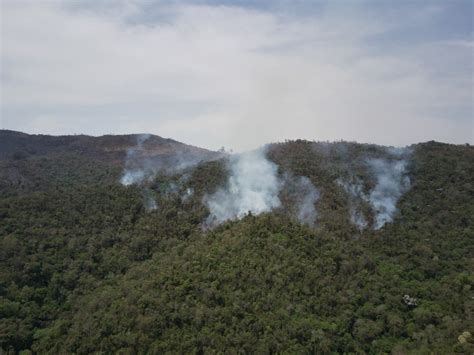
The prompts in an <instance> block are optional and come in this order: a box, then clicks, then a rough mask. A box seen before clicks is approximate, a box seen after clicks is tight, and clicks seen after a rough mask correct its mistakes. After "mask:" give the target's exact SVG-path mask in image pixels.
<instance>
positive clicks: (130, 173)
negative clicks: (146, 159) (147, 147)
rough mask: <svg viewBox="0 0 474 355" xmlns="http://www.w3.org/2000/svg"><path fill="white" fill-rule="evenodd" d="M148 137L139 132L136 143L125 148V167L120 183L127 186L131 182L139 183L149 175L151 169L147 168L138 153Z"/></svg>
mask: <svg viewBox="0 0 474 355" xmlns="http://www.w3.org/2000/svg"><path fill="white" fill-rule="evenodd" d="M148 138H150V135H149V134H140V135H138V136H137V145H136V146H135V147H132V148H129V149H128V150H127V155H126V157H125V169H124V172H123V175H122V178H121V179H120V183H121V184H122V185H125V186H128V185H132V184H140V183H142V182H143V181H145V180H146V179H147V177H150V174H151V173H152V169H149V168H147V164H143V162H142V161H141V159H140V157H139V155H140V152H141V151H142V150H143V143H145V141H146V140H147V139H148Z"/></svg>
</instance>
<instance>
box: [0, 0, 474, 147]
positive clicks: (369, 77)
mask: <svg viewBox="0 0 474 355" xmlns="http://www.w3.org/2000/svg"><path fill="white" fill-rule="evenodd" d="M72 4H74V3H67V2H66V3H63V2H13V1H5V2H2V10H3V11H2V23H3V24H2V34H1V40H2V48H1V52H2V120H3V123H2V124H3V126H4V127H5V128H9V129H17V130H22V131H27V132H35V133H36V132H42V133H56V134H57V133H66V134H67V133H79V132H84V133H88V134H103V133H132V132H150V133H155V134H158V135H162V136H169V137H173V138H175V139H178V140H181V141H184V142H187V143H192V144H195V145H200V146H204V147H209V148H219V147H220V146H222V145H224V146H226V147H229V148H234V149H238V150H242V149H249V148H253V147H256V146H259V145H261V144H263V143H266V142H270V141H277V140H283V139H286V138H308V139H331V140H333V139H340V138H344V139H351V140H358V141H367V142H376V143H385V144H401V145H403V144H408V143H412V142H417V141H423V140H429V139H437V140H442V141H451V142H457V143H463V142H467V141H470V142H472V141H473V139H474V138H473V131H472V129H473V122H472V117H473V116H472V110H473V104H472V82H473V77H472V41H471V42H469V41H465V40H453V41H444V42H443V41H434V42H429V43H428V42H427V43H424V44H423V45H422V46H413V45H406V46H402V45H400V46H395V45H393V44H390V43H385V42H384V41H378V42H375V44H374V43H373V41H374V40H373V38H375V37H377V36H383V35H384V34H385V33H387V32H389V31H393V30H394V29H396V28H397V26H405V25H406V22H407V21H415V22H416V21H422V20H423V21H428V20H429V18H430V17H431V16H435V15H436V14H437V13H439V9H434V8H433V7H428V8H427V10H426V11H425V12H417V13H416V14H413V15H412V16H411V17H408V19H407V18H401V19H400V21H395V20H393V19H392V20H391V21H385V19H383V18H381V19H377V18H373V20H372V21H368V19H367V18H365V15H364V14H363V13H362V12H361V11H355V10H354V9H352V8H348V7H347V8H344V7H341V6H340V5H339V6H332V7H328V8H327V9H326V10H325V11H324V12H322V13H321V14H319V15H318V16H305V17H292V16H282V15H281V14H278V13H276V12H269V11H263V10H255V9H254V10H251V9H248V8H239V7H225V6H206V5H202V6H193V5H187V4H179V3H178V4H174V5H160V4H158V3H157V4H156V6H155V8H157V9H158V10H159V11H160V13H159V14H157V15H156V19H155V21H150V20H148V21H140V19H141V18H142V17H143V16H144V15H145V14H144V13H143V9H144V4H146V2H136V1H124V2H122V3H121V4H122V6H119V7H117V6H114V7H113V6H110V4H109V5H108V6H107V3H101V6H100V7H94V5H93V4H94V3H91V4H92V5H90V4H88V3H87V4H86V5H87V6H86V5H84V6H83V7H82V8H81V7H77V6H75V7H74V6H72ZM104 4H105V5H104ZM115 4H116V3H115ZM148 5H149V3H148ZM421 19H422V20H421ZM371 41H372V42H371ZM466 43H467V44H466ZM447 65H449V66H448V68H449V69H447Z"/></svg>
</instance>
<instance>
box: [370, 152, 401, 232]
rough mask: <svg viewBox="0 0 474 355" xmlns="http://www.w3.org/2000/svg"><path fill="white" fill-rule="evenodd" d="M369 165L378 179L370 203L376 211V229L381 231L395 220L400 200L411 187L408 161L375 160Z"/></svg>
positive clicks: (371, 160)
mask: <svg viewBox="0 0 474 355" xmlns="http://www.w3.org/2000/svg"><path fill="white" fill-rule="evenodd" d="M367 165H368V167H369V168H370V170H371V172H372V173H373V174H374V176H375V178H376V185H375V187H374V189H373V190H372V191H371V193H370V194H369V202H370V204H371V206H372V208H373V209H374V211H375V221H374V229H380V228H382V227H383V226H384V225H385V223H387V222H391V221H392V220H393V217H394V216H395V213H396V212H397V207H396V205H397V201H398V199H399V198H400V196H401V195H402V194H403V193H404V192H406V191H407V190H408V189H409V187H410V179H409V177H408V176H407V175H406V173H407V172H406V167H407V161H406V160H385V159H375V158H373V159H368V160H367Z"/></svg>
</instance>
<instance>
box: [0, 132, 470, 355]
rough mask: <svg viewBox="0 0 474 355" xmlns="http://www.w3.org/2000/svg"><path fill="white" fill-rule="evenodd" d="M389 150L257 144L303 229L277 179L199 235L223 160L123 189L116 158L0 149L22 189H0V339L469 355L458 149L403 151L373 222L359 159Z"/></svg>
mask: <svg viewBox="0 0 474 355" xmlns="http://www.w3.org/2000/svg"><path fill="white" fill-rule="evenodd" d="M45 139H46V138H45ZM97 139H98V140H99V142H100V138H97ZM395 153H396V154H398V153H399V152H395ZM395 153H394V152H390V150H387V149H386V148H384V147H379V146H374V145H362V144H355V143H346V142H339V143H314V142H307V141H293V142H286V143H278V144H272V145H270V146H269V148H268V150H267V152H266V155H267V157H268V159H269V160H270V161H271V162H273V163H274V164H276V166H278V172H277V173H278V176H280V177H285V176H289V175H291V176H304V177H307V178H308V179H309V180H310V181H311V183H312V184H314V186H316V188H317V189H318V193H319V197H318V199H317V200H316V201H315V207H316V211H317V218H316V223H315V224H314V225H306V224H302V223H300V222H299V221H298V219H297V218H295V214H294V213H292V211H293V209H294V208H295V204H294V201H292V198H293V197H292V196H293V195H292V192H291V184H289V185H285V186H284V187H282V189H281V191H280V192H279V197H280V200H281V206H280V207H278V208H275V209H273V210H272V211H269V212H266V213H262V214H259V215H255V214H252V213H249V214H248V215H246V216H245V217H243V218H242V219H237V220H229V221H226V222H224V223H222V224H220V225H218V226H213V227H212V228H209V226H206V225H205V224H203V221H205V220H206V218H207V216H208V215H209V209H208V207H207V206H206V204H205V203H203V199H204V197H205V196H208V195H209V194H212V193H214V192H215V191H216V190H218V189H219V188H220V187H222V186H224V185H225V184H226V181H227V179H228V174H229V169H228V165H227V164H226V163H225V160H224V159H220V160H214V159H211V161H207V162H202V163H200V164H198V165H197V166H193V167H185V168H183V169H182V170H179V171H173V172H171V173H167V174H161V173H159V172H158V173H157V174H156V175H153V178H152V179H150V180H147V181H145V182H143V183H141V184H132V185H129V186H123V185H122V184H120V182H119V181H120V177H121V174H122V171H123V170H122V169H123V168H124V166H123V162H124V159H126V151H122V156H121V159H122V160H120V159H117V160H113V159H107V157H104V156H102V155H101V153H100V152H97V153H94V156H93V157H92V158H91V156H90V155H85V154H84V153H82V152H75V151H60V152H51V151H41V152H38V153H37V154H33V155H26V156H25V155H24V156H21V154H19V153H18V152H17V151H12V152H10V153H9V154H8V155H7V154H5V156H4V158H3V160H2V164H4V166H10V167H11V166H14V167H15V174H16V175H15V176H17V177H18V176H19V177H22V178H23V179H24V181H27V182H28V184H26V185H25V184H24V185H21V184H20V185H17V184H10V183H4V184H3V185H1V190H0V191H1V198H0V348H1V349H3V350H4V351H6V352H11V353H16V352H20V351H22V350H25V351H26V350H29V351H33V352H36V353H90V352H103V353H114V352H118V351H121V352H123V353H145V352H150V353H163V352H165V351H171V352H180V353H183V352H184V353H188V352H199V353H209V352H224V351H226V352H231V353H232V352H251V353H254V352H257V353H268V352H273V353H275V352H287V353H309V352H317V353H330V352H340V353H344V352H346V353H355V352H359V353H363V352H366V353H377V354H379V353H391V352H392V353H400V354H403V353H431V352H436V353H453V352H458V353H470V352H472V351H474V348H473V339H472V337H471V338H470V337H469V334H468V333H466V332H470V333H474V329H473V328H472V324H473V322H474V318H473V317H474V298H473V297H474V293H473V292H474V274H473V272H472V270H474V263H473V256H474V243H473V238H474V228H473V222H474V221H473V219H474V204H473V202H472V201H473V197H474V183H473V180H472V176H474V149H473V148H472V147H470V146H454V145H447V144H441V143H436V142H428V143H423V144H418V145H414V146H412V147H411V149H410V151H409V159H408V160H409V163H408V164H407V166H406V174H407V176H408V177H409V179H410V188H409V189H408V190H406V191H404V192H403V194H402V195H401V197H400V199H399V200H398V202H397V208H398V211H397V213H396V214H395V215H394V220H393V222H389V223H386V224H385V225H384V226H383V227H382V228H375V226H376V224H375V219H374V207H373V206H372V205H371V204H370V201H369V197H367V198H366V197H364V196H370V191H374V186H375V185H376V184H377V180H376V179H375V178H374V175H373V174H371V171H370V170H368V169H367V167H366V165H367V164H366V162H367V160H368V159H380V158H384V157H387V156H390V155H391V154H392V155H393V154H395ZM104 154H106V153H104ZM10 171H12V170H11V169H10ZM3 174H4V173H3ZM11 174H12V173H11ZM3 176H5V175H3ZM350 179H352V180H350ZM349 180H350V181H360V186H361V187H360V190H361V191H362V192H363V194H362V195H361V196H363V198H361V199H360V201H358V202H357V203H358V205H357V208H359V212H361V213H363V214H364V216H365V217H366V219H367V226H366V227H360V226H358V225H356V224H354V223H353V222H354V221H351V209H352V208H353V207H354V203H353V200H352V199H351V196H350V194H349V193H348V192H347V191H348V190H346V189H345V188H344V185H343V184H341V181H349ZM3 181H7V179H6V178H5V179H4V180H3ZM8 181H12V179H11V176H10V179H9V180H8ZM190 192H191V193H190ZM150 198H151V199H153V201H154V202H155V203H156V208H153V209H149V208H147V206H146V203H145V201H147V199H150ZM296 205H297V204H296ZM405 295H408V297H409V298H410V299H411V300H413V302H411V303H410V302H407V301H406V298H405V299H404V296H405ZM463 333H464V335H463Z"/></svg>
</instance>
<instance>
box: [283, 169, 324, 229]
mask: <svg viewBox="0 0 474 355" xmlns="http://www.w3.org/2000/svg"><path fill="white" fill-rule="evenodd" d="M284 181H285V189H286V190H287V191H288V194H289V196H288V197H289V198H290V200H291V204H292V205H293V207H294V215H295V217H296V218H297V219H298V221H299V222H300V223H301V224H306V225H308V226H310V227H314V226H315V223H316V218H317V216H318V214H317V212H316V207H315V203H316V201H317V200H318V199H319V191H318V189H317V188H316V187H315V186H314V185H313V183H312V182H311V180H310V179H308V178H307V177H306V176H298V177H294V176H293V175H291V174H285V176H284Z"/></svg>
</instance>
